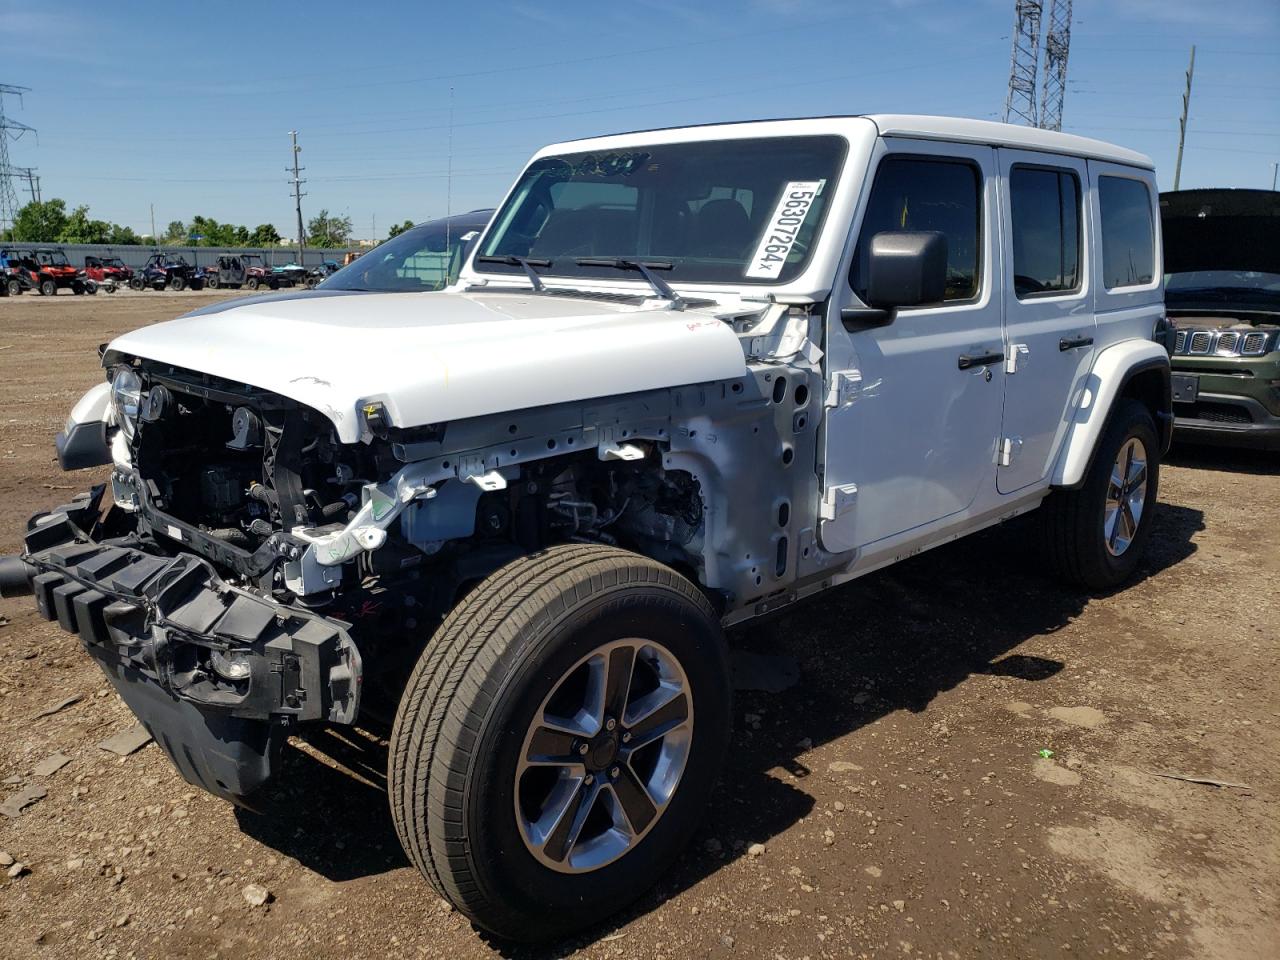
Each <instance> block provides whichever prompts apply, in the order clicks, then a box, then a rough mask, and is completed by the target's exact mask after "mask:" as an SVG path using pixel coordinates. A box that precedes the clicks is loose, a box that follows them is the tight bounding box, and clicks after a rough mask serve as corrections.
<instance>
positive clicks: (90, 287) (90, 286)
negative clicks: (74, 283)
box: [84, 280, 98, 297]
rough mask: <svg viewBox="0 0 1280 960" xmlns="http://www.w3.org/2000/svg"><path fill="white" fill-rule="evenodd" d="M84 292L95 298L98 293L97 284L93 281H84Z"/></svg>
mask: <svg viewBox="0 0 1280 960" xmlns="http://www.w3.org/2000/svg"><path fill="white" fill-rule="evenodd" d="M84 292H85V293H87V294H88V295H89V296H91V297H92V296H96V295H97V293H98V284H97V283H96V282H94V281H93V280H86V281H85V282H84Z"/></svg>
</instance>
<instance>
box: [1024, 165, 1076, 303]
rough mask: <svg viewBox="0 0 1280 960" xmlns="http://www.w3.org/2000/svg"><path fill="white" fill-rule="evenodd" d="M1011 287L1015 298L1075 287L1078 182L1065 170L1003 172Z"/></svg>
mask: <svg viewBox="0 0 1280 960" xmlns="http://www.w3.org/2000/svg"><path fill="white" fill-rule="evenodd" d="M1009 212H1010V216H1011V219H1012V221H1013V290H1014V293H1015V294H1016V295H1017V297H1018V299H1019V300H1022V299H1025V298H1027V297H1033V296H1035V295H1036V294H1041V293H1064V292H1070V291H1073V290H1079V289H1080V181H1079V180H1078V179H1077V178H1076V175H1075V174H1074V173H1073V172H1072V171H1070V170H1057V169H1048V168H1045V167H1024V166H1015V167H1014V168H1013V169H1012V170H1011V171H1010V173H1009Z"/></svg>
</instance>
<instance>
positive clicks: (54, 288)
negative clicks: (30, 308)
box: [40, 280, 58, 297]
mask: <svg viewBox="0 0 1280 960" xmlns="http://www.w3.org/2000/svg"><path fill="white" fill-rule="evenodd" d="M57 295H58V285H57V284H56V283H54V282H53V281H52V280H41V281H40V296H42V297H54V296H57Z"/></svg>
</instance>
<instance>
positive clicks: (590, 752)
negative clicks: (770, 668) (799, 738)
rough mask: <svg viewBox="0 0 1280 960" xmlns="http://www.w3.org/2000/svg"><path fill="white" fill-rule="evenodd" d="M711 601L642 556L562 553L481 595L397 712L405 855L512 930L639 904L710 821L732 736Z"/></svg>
mask: <svg viewBox="0 0 1280 960" xmlns="http://www.w3.org/2000/svg"><path fill="white" fill-rule="evenodd" d="M728 676H729V672H728V665H727V660H726V653H725V648H724V643H723V639H722V637H721V635H720V628H719V623H718V620H717V617H716V615H715V612H714V611H713V610H712V609H711V606H710V604H709V603H708V602H707V600H706V598H705V597H703V596H702V594H701V593H699V592H698V590H697V589H696V588H695V587H694V586H693V584H691V583H690V582H689V581H687V580H685V579H684V578H683V577H681V576H679V575H678V574H676V573H675V572H673V571H672V570H670V569H668V568H666V567H663V566H661V565H659V564H657V563H655V562H653V561H651V560H649V559H647V558H645V557H641V556H638V555H636V554H631V553H627V552H625V551H622V550H617V549H613V548H609V547H601V546H596V545H573V546H560V547H553V548H551V549H549V550H546V551H544V552H542V553H539V554H535V555H533V556H530V557H525V558H523V559H520V560H517V561H515V562H513V563H511V564H509V565H508V566H506V567H504V568H502V569H501V570H499V571H498V572H497V573H495V574H493V575H492V576H491V577H489V578H488V579H487V580H485V581H484V582H483V583H481V584H480V585H479V586H478V587H477V588H476V589H475V590H473V591H472V592H471V593H470V594H468V595H467V597H466V599H464V600H463V601H462V602H461V603H460V604H459V605H458V606H457V607H456V608H455V609H454V611H453V612H452V613H451V614H450V615H449V618H448V619H447V620H446V621H445V623H444V624H443V625H442V626H441V627H440V629H439V630H438V631H437V632H436V635H435V636H434V637H433V638H432V641H431V643H430V645H429V646H428V648H427V650H426V652H425V653H424V654H423V655H422V658H421V660H420V661H419V663H418V665H417V667H416V668H415V670H414V672H413V675H412V677H411V678H410V680H409V684H408V686H407V687H406V690H405V693H404V697H403V699H402V700H401V703H400V707H399V710H398V712H397V716H396V722H395V727H394V730H393V732H392V737H391V760H390V769H389V773H388V778H389V779H388V783H389V789H388V794H389V796H390V799H391V806H392V815H393V818H394V820H395V823H396V829H397V832H398V833H399V835H400V840H401V843H402V844H403V845H404V848H405V850H406V852H407V853H408V855H409V857H410V859H411V860H413V862H414V864H415V865H416V866H417V867H418V869H419V870H421V871H422V873H423V874H424V875H425V876H426V878H427V879H428V880H429V881H430V882H431V884H432V886H433V887H434V888H435V889H436V891H437V892H438V893H439V894H440V895H441V896H443V897H445V898H446V899H447V900H449V901H450V902H451V903H453V904H454V905H455V906H456V907H457V908H458V909H459V910H460V911H462V912H463V913H464V914H466V915H467V916H468V917H470V918H471V919H472V920H473V921H474V922H475V923H476V924H478V925H479V926H481V927H484V928H486V929H488V930H490V931H492V932H494V933H496V934H498V935H500V936H503V937H507V938H511V939H518V940H541V939H548V938H551V937H557V936H563V935H565V934H567V933H569V932H571V931H574V930H577V929H580V928H582V927H586V926H588V925H590V924H592V923H595V922H597V921H599V920H600V919H602V918H604V917H606V916H608V915H609V914H611V913H614V912H615V911H617V910H619V909H621V908H622V907H624V906H625V905H626V904H627V903H629V902H630V901H632V900H634V899H635V898H636V897H638V896H640V895H641V894H642V893H644V892H645V891H646V890H648V889H649V887H651V886H652V885H653V884H654V882H655V881H657V879H658V878H659V877H660V876H661V875H662V873H663V872H664V871H665V870H666V869H667V868H668V867H669V866H670V864H671V862H672V861H673V860H674V859H675V857H676V856H677V854H678V853H679V852H680V850H681V849H682V848H683V847H684V845H685V844H686V843H687V842H688V840H689V838H690V836H691V835H692V833H693V831H694V829H695V828H696V826H697V823H698V820H699V819H700V816H701V813H702V809H703V806H704V804H705V800H706V796H707V794H708V792H709V791H710V789H711V786H712V784H713V783H714V781H715V778H716V776H717V775H718V772H719V769H720V765H721V762H722V760H723V757H724V753H725V750H726V748H727V745H728V739H729V696H730V695H729V681H728Z"/></svg>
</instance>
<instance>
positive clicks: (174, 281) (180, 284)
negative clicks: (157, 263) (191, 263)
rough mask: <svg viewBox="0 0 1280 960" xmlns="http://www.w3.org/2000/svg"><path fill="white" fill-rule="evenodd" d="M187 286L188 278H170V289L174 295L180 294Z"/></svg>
mask: <svg viewBox="0 0 1280 960" xmlns="http://www.w3.org/2000/svg"><path fill="white" fill-rule="evenodd" d="M186 285H187V279H186V277H183V276H175V277H170V278H169V289H170V290H172V291H173V292H174V293H178V292H180V291H181V290H183V289H184V288H185V287H186Z"/></svg>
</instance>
